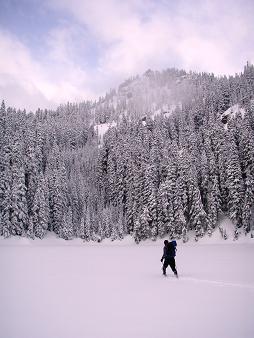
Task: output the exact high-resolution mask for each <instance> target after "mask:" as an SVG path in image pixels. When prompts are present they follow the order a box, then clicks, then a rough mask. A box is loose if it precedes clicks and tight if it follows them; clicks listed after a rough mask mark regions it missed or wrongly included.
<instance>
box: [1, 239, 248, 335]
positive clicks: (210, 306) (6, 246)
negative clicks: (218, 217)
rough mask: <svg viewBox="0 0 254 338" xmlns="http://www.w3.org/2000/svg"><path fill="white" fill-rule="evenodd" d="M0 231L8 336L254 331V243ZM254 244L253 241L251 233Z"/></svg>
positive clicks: (3, 312)
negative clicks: (172, 258)
mask: <svg viewBox="0 0 254 338" xmlns="http://www.w3.org/2000/svg"><path fill="white" fill-rule="evenodd" d="M223 243H224V242H220V244H212V243H211V244H210V245H207V244H202V243H201V242H200V243H198V244H196V243H195V244H194V243H192V242H190V243H188V244H185V245H182V244H180V245H179V247H178V251H177V267H178V271H179V275H180V278H179V279H178V280H177V279H175V278H174V277H173V276H172V274H171V273H170V271H168V277H166V278H165V277H163V276H162V275H161V263H160V258H161V253H162V252H161V251H162V241H158V242H156V243H153V242H151V241H147V242H145V243H143V244H141V245H138V246H137V245H135V244H133V242H132V241H131V240H130V238H127V239H126V240H125V241H123V242H122V243H121V245H117V244H116V243H114V245H110V244H109V243H101V244H87V243H82V241H81V240H75V241H63V240H56V239H54V238H52V239H50V238H49V239H47V240H44V241H40V240H36V241H30V240H28V239H21V240H20V239H17V238H13V239H9V240H5V241H4V240H3V239H1V240H0V271H1V282H0V284H1V287H0V299H1V302H0V326H1V337H4V338H52V337H54V338H84V337H87V338H114V337H116V338H125V337H126V338H127V337H128V338H130V337H133V338H137V337H139V338H157V337H160V338H169V337H174V338H180V337H181V338H186V337H189V338H201V337H202V338H203V337H206V338H214V337H218V338H252V337H253V336H254V326H253V304H254V269H253V265H252V264H251V263H250V262H252V261H253V260H254V245H253V244H246V243H245V244H241V243H240V242H236V243H232V242H230V241H228V242H226V243H227V244H223ZM252 243H253V242H252Z"/></svg>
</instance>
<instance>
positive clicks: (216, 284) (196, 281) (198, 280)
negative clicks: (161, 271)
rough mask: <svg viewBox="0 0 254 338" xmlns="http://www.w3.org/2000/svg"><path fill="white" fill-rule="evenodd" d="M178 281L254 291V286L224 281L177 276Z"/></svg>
mask: <svg viewBox="0 0 254 338" xmlns="http://www.w3.org/2000/svg"><path fill="white" fill-rule="evenodd" d="M174 278H175V277H174ZM178 280H179V281H191V282H194V283H208V284H212V285H215V286H222V287H228V286H230V287H236V288H242V289H250V290H254V285H251V284H238V283H232V282H224V281H218V280H209V279H200V278H194V277H181V276H179V278H178Z"/></svg>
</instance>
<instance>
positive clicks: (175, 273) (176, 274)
mask: <svg viewBox="0 0 254 338" xmlns="http://www.w3.org/2000/svg"><path fill="white" fill-rule="evenodd" d="M174 275H175V277H176V278H178V273H177V271H176V270H175V271H174Z"/></svg>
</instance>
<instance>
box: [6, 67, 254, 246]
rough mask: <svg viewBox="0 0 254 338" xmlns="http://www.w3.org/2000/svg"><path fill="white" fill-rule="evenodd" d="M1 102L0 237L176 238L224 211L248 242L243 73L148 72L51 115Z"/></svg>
mask: <svg viewBox="0 0 254 338" xmlns="http://www.w3.org/2000/svg"><path fill="white" fill-rule="evenodd" d="M3 99H4V98H3ZM7 104H8V103H7V102H6V103H5V102H4V101H3V102H2V105H1V109H0V235H2V236H4V237H9V236H28V237H30V238H35V237H39V238H41V239H42V238H43V237H44V236H45V234H46V232H47V231H52V232H55V233H56V234H57V235H58V236H59V237H61V238H64V239H72V238H74V237H79V238H82V239H84V240H86V241H89V240H94V241H101V240H103V239H104V238H111V239H112V240H115V239H122V238H123V237H124V236H125V235H127V234H130V235H132V236H133V237H134V239H135V241H136V242H137V243H139V242H140V241H141V240H145V239H147V238H151V239H156V238H158V237H159V238H163V237H165V236H167V237H170V238H176V239H180V238H182V239H183V241H187V240H188V237H189V236H190V234H191V235H193V234H194V236H195V239H196V240H198V239H199V238H200V237H202V236H204V235H205V234H208V235H211V234H212V232H213V231H214V229H215V228H216V227H220V223H219V220H220V218H221V217H222V216H223V215H226V216H227V217H229V218H230V219H231V220H232V221H233V223H234V224H235V239H237V238H238V236H239V233H244V234H247V233H251V235H252V236H253V235H254V217H253V214H254V67H253V65H251V64H249V63H247V65H246V66H245V67H244V70H243V72H242V73H241V74H236V75H235V76H229V77H226V76H224V77H217V76H215V75H213V74H208V73H194V72H185V71H183V70H176V69H168V70H165V71H162V72H155V71H151V70H148V71H147V72H146V73H145V74H143V75H142V76H136V77H133V78H131V79H129V80H127V81H125V82H124V83H123V84H121V85H120V86H119V88H118V90H111V91H110V92H109V93H108V94H106V95H105V97H101V98H99V99H98V100H97V101H96V102H92V101H86V102H82V103H79V104H76V103H75V104H73V103H68V104H65V105H61V106H59V107H58V108H57V109H56V110H54V111H52V110H40V109H38V110H37V111H36V112H34V113H32V112H26V111H20V110H16V109H14V108H10V107H7ZM102 131H103V132H102ZM221 234H222V236H223V237H224V238H226V237H227V234H226V233H225V232H223V230H222V229H221Z"/></svg>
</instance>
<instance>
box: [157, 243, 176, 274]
mask: <svg viewBox="0 0 254 338" xmlns="http://www.w3.org/2000/svg"><path fill="white" fill-rule="evenodd" d="M175 255H176V241H172V242H169V241H167V240H165V241H164V248H163V256H162V258H161V262H163V260H164V263H163V267H162V271H163V275H164V276H166V269H167V267H168V266H170V267H171V270H172V271H173V272H174V275H175V276H176V277H178V275H177V271H176V262H175Z"/></svg>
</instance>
